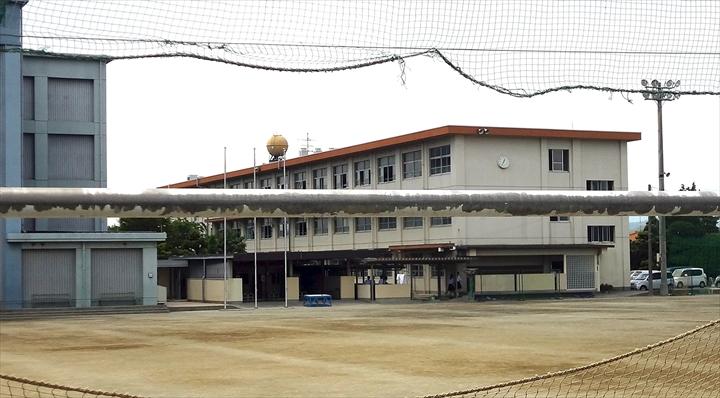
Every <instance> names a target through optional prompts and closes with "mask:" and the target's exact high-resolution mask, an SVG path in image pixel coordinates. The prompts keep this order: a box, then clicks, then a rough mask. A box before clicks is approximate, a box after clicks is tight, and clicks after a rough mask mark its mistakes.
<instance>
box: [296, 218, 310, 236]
mask: <svg viewBox="0 0 720 398" xmlns="http://www.w3.org/2000/svg"><path fill="white" fill-rule="evenodd" d="M295 236H307V221H306V220H305V219H304V218H300V219H297V220H296V221H295Z"/></svg>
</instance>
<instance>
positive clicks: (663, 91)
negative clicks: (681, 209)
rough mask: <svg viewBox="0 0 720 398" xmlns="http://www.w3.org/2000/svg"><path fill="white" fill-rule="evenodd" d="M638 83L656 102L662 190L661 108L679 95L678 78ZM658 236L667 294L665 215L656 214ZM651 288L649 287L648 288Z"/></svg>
mask: <svg viewBox="0 0 720 398" xmlns="http://www.w3.org/2000/svg"><path fill="white" fill-rule="evenodd" d="M640 84H642V85H643V87H645V89H646V90H647V91H644V92H643V98H645V99H646V100H651V101H655V102H656V103H657V109H658V113H657V118H658V178H659V186H658V189H659V190H660V191H661V192H662V191H664V190H665V177H667V176H669V175H670V173H667V174H666V173H665V163H664V158H663V156H664V153H663V125H662V108H663V102H664V101H672V100H676V99H678V98H679V97H680V94H677V93H674V92H672V91H670V90H672V89H675V88H677V87H678V86H679V85H680V80H677V81H672V80H668V81H667V82H665V84H664V85H663V84H662V83H660V82H659V81H657V80H653V81H652V82H650V83H648V81H647V80H645V79H643V80H642V81H641V82H640ZM658 236H659V240H660V242H659V246H660V248H659V252H660V295H661V296H667V295H668V286H667V242H666V231H665V217H663V216H658ZM649 277H650V279H649V280H650V283H651V285H650V288H652V273H650V275H649ZM648 290H651V289H648Z"/></svg>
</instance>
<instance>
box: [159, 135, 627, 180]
mask: <svg viewBox="0 0 720 398" xmlns="http://www.w3.org/2000/svg"><path fill="white" fill-rule="evenodd" d="M481 133H482V134H481ZM448 135H486V136H489V137H492V136H497V137H537V138H571V139H572V138H576V139H590V140H613V141H637V140H639V139H640V137H641V135H640V133H634V132H619V131H588V130H556V129H532V128H516V127H489V126H488V127H482V126H443V127H437V128H433V129H429V130H423V131H418V132H415V133H409V134H404V135H398V136H394V137H390V138H383V139H381V140H376V141H370V142H366V143H363V144H358V145H352V146H348V147H345V148H339V149H333V150H330V151H325V152H319V153H313V154H310V155H307V156H301V157H297V158H292V159H288V160H287V163H286V167H293V166H298V165H301V164H308V163H313V162H319V161H323V160H328V159H333V158H339V157H343V156H350V155H354V154H356V153H361V152H365V151H371V150H377V149H383V148H391V147H394V146H397V145H402V144H408V143H411V142H416V141H422V140H427V139H431V138H436V137H444V136H448ZM278 166H279V165H278V163H277V162H275V163H267V164H263V165H260V166H257V172H258V173H262V172H266V171H270V170H273V169H278V168H279V167H278ZM252 173H253V168H252V167H248V168H244V169H240V170H235V171H231V172H228V173H227V178H228V179H232V178H237V177H241V176H247V175H252ZM222 180H223V174H215V175H212V176H208V177H203V178H200V179H198V180H189V181H183V182H179V183H174V184H169V185H163V186H160V187H158V188H194V187H202V186H203V185H205V184H210V183H213V182H219V181H222Z"/></svg>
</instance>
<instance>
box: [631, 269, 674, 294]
mask: <svg viewBox="0 0 720 398" xmlns="http://www.w3.org/2000/svg"><path fill="white" fill-rule="evenodd" d="M666 275H667V284H668V290H672V289H673V287H675V282H674V280H673V276H672V274H671V273H669V272H668V273H666ZM649 286H650V281H648V273H647V271H645V272H644V273H643V274H640V275H638V276H637V277H636V278H635V279H633V280H632V281H631V282H630V289H631V290H648V287H649ZM652 288H653V290H657V289H660V271H653V273H652Z"/></svg>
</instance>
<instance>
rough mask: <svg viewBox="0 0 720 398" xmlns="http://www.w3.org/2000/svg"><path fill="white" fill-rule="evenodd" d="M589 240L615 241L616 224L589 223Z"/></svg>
mask: <svg viewBox="0 0 720 398" xmlns="http://www.w3.org/2000/svg"><path fill="white" fill-rule="evenodd" d="M587 235H588V242H615V226H614V225H588V227H587Z"/></svg>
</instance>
